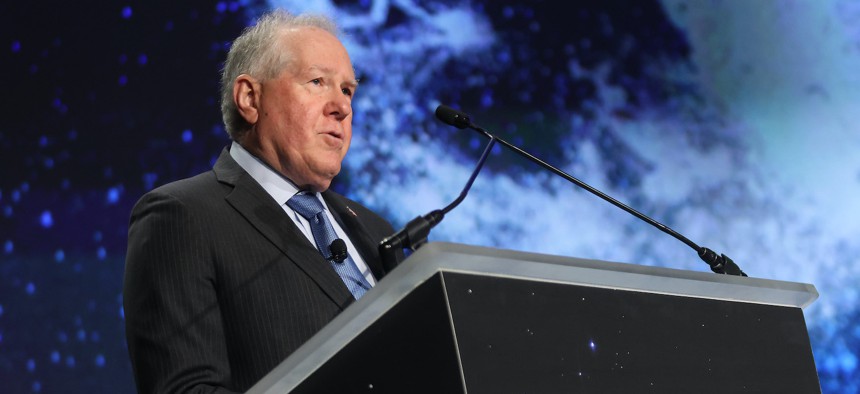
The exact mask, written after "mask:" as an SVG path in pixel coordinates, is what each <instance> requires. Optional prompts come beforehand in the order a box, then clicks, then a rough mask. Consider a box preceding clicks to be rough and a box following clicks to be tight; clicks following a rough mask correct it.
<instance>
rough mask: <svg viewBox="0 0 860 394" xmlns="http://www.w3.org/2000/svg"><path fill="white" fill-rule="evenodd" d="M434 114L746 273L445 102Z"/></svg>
mask: <svg viewBox="0 0 860 394" xmlns="http://www.w3.org/2000/svg"><path fill="white" fill-rule="evenodd" d="M436 117H437V118H439V120H441V121H442V122H445V123H447V124H449V125H451V126H454V127H456V128H459V129H465V128H469V129H472V130H475V131H477V132H478V133H481V134H483V135H484V136H486V137H488V138H490V141H491V142H492V141H498V142H499V143H500V144H502V145H504V146H505V147H507V148H508V149H510V150H512V151H514V152H516V153H518V154H520V155H521V156H523V157H525V158H527V159H529V160H531V161H532V162H534V163H537V164H538V165H540V166H541V167H543V168H545V169H547V170H549V171H552V172H553V173H554V174H556V175H558V176H560V177H562V178H564V179H565V180H567V181H568V182H571V183H573V184H574V185H576V186H579V187H581V188H583V189H585V190H587V191H588V192H589V193H591V194H594V195H596V196H597V197H600V198H602V199H603V200H605V201H607V202H609V203H610V204H612V205H615V206H616V207H618V208H621V209H622V210H624V211H625V212H627V213H629V214H631V215H633V216H635V217H637V218H639V219H640V220H642V221H645V222H646V223H648V224H650V225H652V226H654V227H656V228H657V229H659V230H660V231H662V232H664V233H666V234H669V235H671V236H672V237H674V238H675V239H677V240H679V241H681V242H683V243H685V244H687V246H689V247H691V248H692V249H693V250H695V251H696V253H698V255H699V258H701V259H702V260H704V261H705V263H707V264H708V265H709V266H710V267H711V271H714V272H716V273H718V274H728V275H737V276H747V274H746V273H744V272H743V271H742V270H741V269H740V267H738V266H737V264H735V262H734V261H732V259H730V258H729V257H728V256H726V255H725V254H721V255H719V256H718V255H717V253H716V252H714V251H713V250H711V249H708V248H706V247H701V246H699V245H697V244H696V243H695V242H693V241H691V240H689V239H688V238H687V237H685V236H683V235H681V234H679V233H677V232H676V231H675V230H672V229H671V228H669V226H666V225H665V224H662V223H660V222H658V221H656V220H654V219H652V218H650V217H648V216H647V215H645V214H643V213H641V212H639V211H637V210H635V209H633V208H631V207H630V206H628V205H626V204H624V203H622V202H621V201H618V200H616V199H614V198H612V197H611V196H609V195H607V194H606V193H603V192H601V191H600V190H598V189H595V188H594V187H592V186H591V185H589V184H587V183H585V182H583V181H581V180H579V179H576V178H574V177H573V176H571V175H569V174H568V173H566V172H564V171H562V170H559V169H558V168H556V167H554V166H552V165H550V164H549V163H547V162H545V161H543V160H541V159H539V158H537V157H535V156H534V155H532V154H530V153H528V152H526V151H524V150H522V149H520V148H519V147H517V146H516V145H512V144H510V143H508V142H507V141H505V140H503V139H501V138H499V137H496V136H494V135H493V134H491V133H490V132H488V131H487V130H484V129H483V128H481V127H479V126H477V125H475V124H474V123H472V121H471V120H470V119H469V116H468V115H466V114H465V113H464V112H461V111H458V110H456V109H453V108H451V107H449V106H447V105H440V106H438V107H437V108H436Z"/></svg>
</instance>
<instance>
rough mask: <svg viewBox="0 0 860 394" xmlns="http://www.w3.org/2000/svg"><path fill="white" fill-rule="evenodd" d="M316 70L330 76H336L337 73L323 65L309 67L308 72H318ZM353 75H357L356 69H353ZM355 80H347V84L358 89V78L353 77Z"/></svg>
mask: <svg viewBox="0 0 860 394" xmlns="http://www.w3.org/2000/svg"><path fill="white" fill-rule="evenodd" d="M316 70H319V71H322V72H323V73H325V74H329V75H331V74H335V71H334V70H333V69H331V68H329V67H326V66H321V65H318V64H315V65H312V66H310V67H308V71H316ZM352 75H355V68H353V69H352ZM353 78H354V79H351V80H347V81H346V84H347V85H349V86H350V87H352V88H356V87H358V82H359V79H358V78H356V77H353Z"/></svg>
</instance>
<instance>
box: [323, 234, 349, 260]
mask: <svg viewBox="0 0 860 394" xmlns="http://www.w3.org/2000/svg"><path fill="white" fill-rule="evenodd" d="M328 250H329V251H330V252H331V257H329V258H328V259H327V260H328V261H334V262H336V263H343V261H344V260H346V256H347V252H346V242H343V240H342V239H340V238H338V239H335V240H334V241H331V245H329V246H328Z"/></svg>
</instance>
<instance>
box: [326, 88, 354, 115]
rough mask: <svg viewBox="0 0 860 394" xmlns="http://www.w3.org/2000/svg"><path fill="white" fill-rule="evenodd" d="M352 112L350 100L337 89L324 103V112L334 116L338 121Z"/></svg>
mask: <svg viewBox="0 0 860 394" xmlns="http://www.w3.org/2000/svg"><path fill="white" fill-rule="evenodd" d="M351 113H352V100H351V99H350V97H348V96H346V95H345V94H343V92H342V91H341V90H340V89H338V90H337V91H336V92H335V93H334V95H333V96H332V98H331V99H330V100H329V101H328V104H327V105H326V114H327V115H331V116H334V117H335V118H336V119H337V120H338V121H341V120H344V119H346V117H347V116H349V115H350V114H351Z"/></svg>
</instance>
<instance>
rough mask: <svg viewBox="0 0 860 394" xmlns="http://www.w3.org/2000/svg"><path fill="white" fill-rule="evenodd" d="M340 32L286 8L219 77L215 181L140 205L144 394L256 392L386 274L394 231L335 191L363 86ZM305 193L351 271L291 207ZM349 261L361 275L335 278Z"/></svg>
mask: <svg viewBox="0 0 860 394" xmlns="http://www.w3.org/2000/svg"><path fill="white" fill-rule="evenodd" d="M336 33H337V30H336V28H335V27H334V26H333V25H332V23H331V22H330V21H328V20H327V19H325V18H322V17H312V16H292V15H289V14H287V13H285V12H283V11H275V12H273V13H269V14H267V15H265V16H263V17H262V18H261V19H260V20H259V21H258V22H257V24H256V25H255V26H253V27H251V28H249V29H246V30H245V31H244V32H243V33H242V35H241V36H240V37H239V38H237V39H236V41H235V42H234V43H233V46H232V47H231V49H230V53H229V54H228V56H227V61H226V63H225V66H224V74H223V77H222V112H223V117H224V123H225V125H226V128H227V131H228V133H229V134H230V137H231V139H232V140H233V142H232V145H231V147H230V148H229V150H228V149H225V150H224V151H223V152H222V153H221V156H220V157H219V158H218V161H217V162H216V163H215V166H214V168H213V169H212V171H209V172H206V173H203V174H200V175H197V176H195V177H193V178H189V179H185V180H181V181H178V182H174V183H171V184H168V185H165V186H162V187H159V188H157V189H155V190H153V191H151V192H149V193H147V194H146V195H144V196H143V197H142V198H141V199H140V201H139V202H138V203H137V205H136V206H135V207H134V210H133V211H132V215H131V224H130V227H129V245H128V256H127V260H126V272H125V283H124V289H123V296H124V308H125V316H126V334H127V339H128V346H129V353H130V356H131V360H132V365H133V367H134V373H135V378H136V382H137V386H138V390H139V391H140V392H146V393H149V392H159V393H162V392H195V393H196V392H201V393H202V392H207V393H208V392H231V391H244V390H247V389H248V388H249V387H250V386H252V385H253V384H254V383H255V382H256V381H257V380H259V379H260V378H261V377H263V376H264V375H265V374H266V373H267V372H269V371H270V370H271V369H272V368H273V367H275V366H276V365H277V364H278V363H280V362H281V361H282V360H283V359H284V358H286V357H287V356H288V355H289V354H290V353H292V352H293V351H294V350H295V349H296V348H297V347H299V346H300V345H301V344H302V343H304V342H305V341H306V340H307V339H309V338H310V337H311V336H312V335H314V333H316V332H317V331H318V330H320V329H321V328H322V327H323V326H324V325H325V324H326V323H328V322H329V321H330V320H331V319H332V318H334V317H335V316H336V315H337V314H338V313H340V312H341V311H342V310H344V308H346V307H347V306H349V305H350V304H351V303H352V302H354V301H355V298H356V297H360V295H361V293H355V291H354V290H355V289H354V287H355V284H356V283H358V284H359V285H360V287H363V288H368V287H370V286H372V285H373V284H375V282H376V280H378V279H380V278H381V277H382V276H383V275H385V272H384V270H383V267H382V264H381V262H380V259H379V255H378V252H377V249H376V245H377V244H378V243H379V242H380V241H381V240H382V239H383V238H384V237H386V236H388V235H390V234H392V233H393V229H392V227H391V225H390V224H388V222H386V221H385V220H384V219H382V218H381V217H379V216H377V215H376V214H374V213H373V212H371V211H370V210H368V209H367V208H365V207H363V206H361V205H360V204H358V203H356V202H355V201H352V200H349V199H347V198H345V197H343V196H341V195H339V194H337V193H335V192H333V191H330V190H328V187H329V185H330V183H331V181H332V178H334V176H335V175H337V173H338V172H339V171H340V166H341V161H342V160H343V157H344V155H345V154H346V152H347V149H348V148H349V143H350V139H351V136H352V107H351V103H352V97H353V94H354V93H355V90H356V88H357V85H358V83H357V80H356V78H355V74H354V71H353V67H352V63H351V61H350V59H349V55H348V54H347V52H346V49H345V48H344V47H343V45H342V44H341V43H340V41H339V40H338V39H337V37H336ZM295 195H308V196H310V197H311V198H312V199H315V200H318V201H319V202H320V203H321V204H322V207H323V208H324V211H323V212H322V214H324V215H326V218H328V219H329V220H328V221H329V222H330V223H331V224H332V227H333V230H334V232H336V235H337V236H338V237H339V238H341V239H344V241H346V245H347V250H348V254H349V258H348V259H347V261H346V262H342V263H338V262H332V261H327V260H326V258H325V257H324V255H325V254H326V253H327V252H325V251H321V250H320V249H318V247H317V246H315V244H318V243H319V242H320V241H319V239H318V238H319V236H318V235H315V234H316V232H315V231H316V229H312V227H313V224H312V223H311V222H310V221H309V220H308V219H307V218H305V217H303V216H302V215H300V214H299V213H298V211H296V210H295V208H291V207H290V205H288V201H289V200H290V199H291V198H293V196H295ZM324 221H326V220H325V219H324ZM315 241H316V242H315ZM326 257H328V256H326ZM345 263H349V264H354V266H350V267H352V269H353V270H355V271H354V272H357V273H360V274H358V276H360V277H359V278H347V277H346V276H344V275H343V274H341V273H340V271H339V270H340V269H339V268H338V271H337V272H336V270H335V268H333V267H336V265H335V264H345ZM363 288H359V290H362V291H363V290H364V289H363ZM354 294H357V295H354Z"/></svg>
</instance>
